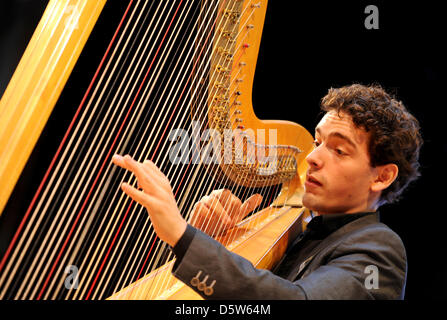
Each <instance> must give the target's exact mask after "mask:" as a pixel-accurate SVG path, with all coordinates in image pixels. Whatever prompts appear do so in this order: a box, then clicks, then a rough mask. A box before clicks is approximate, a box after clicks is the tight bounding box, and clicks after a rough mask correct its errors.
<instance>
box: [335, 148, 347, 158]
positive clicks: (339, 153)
mask: <svg viewBox="0 0 447 320" xmlns="http://www.w3.org/2000/svg"><path fill="white" fill-rule="evenodd" d="M335 152H337V154H338V155H340V156H343V155H345V153H344V152H343V151H342V150H341V149H335Z"/></svg>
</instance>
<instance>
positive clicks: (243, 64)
mask: <svg viewBox="0 0 447 320" xmlns="http://www.w3.org/2000/svg"><path fill="white" fill-rule="evenodd" d="M239 65H240V66H241V67H244V66H246V65H247V63H246V62H243V61H241V62H239Z"/></svg>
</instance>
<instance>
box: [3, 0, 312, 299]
mask: <svg viewBox="0 0 447 320" xmlns="http://www.w3.org/2000/svg"><path fill="white" fill-rule="evenodd" d="M116 3H118V2H116ZM116 3H115V5H116ZM109 5H112V4H109V3H107V4H106V2H105V1H104V0H101V1H96V0H95V1H93V0H92V1H90V0H64V1H55V0H51V1H50V2H49V3H48V6H47V8H46V11H45V13H44V15H43V17H42V19H41V21H40V23H39V25H38V27H37V29H36V31H35V33H34V35H33V37H32V39H31V41H30V43H29V45H28V47H27V49H26V52H25V53H24V55H23V57H22V60H21V62H20V64H19V66H18V67H17V69H16V72H15V73H14V76H13V78H12V79H11V82H10V84H9V85H8V87H7V90H6V91H5V93H4V95H3V97H2V99H1V102H0V124H1V125H0V139H1V140H0V154H1V156H0V157H1V161H0V181H1V184H2V189H1V191H0V192H1V194H0V210H1V212H2V216H1V219H2V221H1V222H2V224H4V225H5V224H6V225H7V222H8V221H9V220H8V219H12V220H13V221H16V222H11V223H10V224H11V226H10V227H4V228H3V229H2V230H6V228H9V229H13V231H12V232H11V233H10V235H6V234H3V235H2V241H3V242H4V243H6V245H5V246H4V249H3V250H2V252H1V259H2V260H1V262H0V298H1V299H107V298H108V299H198V298H200V296H199V295H197V294H196V293H195V292H194V291H192V290H191V289H190V288H188V287H187V286H185V285H184V284H182V283H181V282H179V281H178V280H177V279H175V278H174V277H173V276H172V275H171V274H170V270H171V268H172V264H173V258H174V257H173V255H172V253H171V251H170V250H169V248H168V247H167V246H166V244H164V243H163V242H162V241H160V240H158V239H157V237H156V235H155V233H154V231H153V228H152V226H151V224H150V220H149V219H148V217H147V214H146V212H145V209H144V208H142V207H141V206H138V205H136V204H135V203H133V202H131V201H130V199H128V198H127V197H126V196H125V195H124V194H123V193H122V192H121V191H120V189H119V185H120V183H121V182H122V181H130V182H131V183H135V180H132V179H133V177H131V176H129V175H128V174H127V173H124V172H122V171H121V170H119V169H117V168H116V167H114V166H113V165H112V164H111V161H110V157H111V156H112V155H113V154H114V153H120V154H126V153H129V154H132V155H134V158H135V159H137V160H140V161H142V160H144V159H147V158H149V159H151V160H153V161H154V162H155V164H156V165H157V166H159V167H160V168H161V170H162V171H163V172H164V173H165V174H166V176H167V177H168V178H169V179H170V181H171V185H172V188H173V191H174V193H175V196H176V199H177V202H178V206H179V208H180V210H181V212H182V214H183V215H184V216H185V218H186V219H187V220H188V219H190V218H191V217H190V214H191V211H192V207H193V205H194V203H195V202H196V201H198V200H199V199H200V198H201V197H202V196H204V195H206V194H208V193H209V192H210V191H212V190H213V189H220V188H228V189H230V190H231V191H232V192H233V193H235V194H236V195H237V196H239V197H240V198H241V199H244V198H246V197H247V196H248V195H251V194H252V193H254V192H258V193H261V194H262V195H263V202H262V204H261V206H260V208H259V211H257V212H255V213H253V214H251V215H249V216H248V217H247V218H246V219H244V220H243V221H242V222H240V223H239V224H238V225H236V226H235V227H234V228H232V229H231V230H227V231H225V232H224V233H218V234H219V235H218V236H216V239H217V240H218V241H220V242H222V243H223V244H224V245H225V246H226V247H227V248H229V249H230V250H232V251H234V252H236V253H238V254H240V255H242V256H244V257H246V258H247V259H249V260H250V261H252V263H253V264H254V265H256V266H257V267H259V268H272V267H273V266H274V265H275V263H276V262H277V261H278V259H279V258H280V257H281V255H282V254H283V253H284V251H285V249H286V247H287V244H288V241H290V239H293V238H294V235H295V234H296V233H297V232H300V230H302V229H303V228H304V226H305V224H306V221H307V219H308V212H307V210H306V209H305V208H303V206H302V203H301V198H302V192H303V184H302V181H303V179H304V176H305V173H306V169H307V165H306V162H305V161H303V160H304V158H305V156H306V155H307V153H308V152H309V151H310V150H311V148H312V141H313V138H312V136H311V135H310V134H309V133H308V132H307V131H306V130H305V129H304V128H303V127H302V126H300V125H298V124H296V123H292V122H289V121H281V120H261V119H259V118H258V117H257V116H256V114H255V112H254V110H253V105H252V101H251V97H252V86H253V79H254V74H255V68H256V61H257V55H258V50H259V46H260V42H261V35H262V29H263V22H264V18H265V13H266V8H267V1H264V0H259V1H258V0H256V1H253V0H252V1H249V0H246V1H242V0H220V1H217V0H202V1H183V0H177V1H174V0H173V1H152V2H149V1H132V0H131V1H129V2H120V4H119V5H117V6H118V9H116V10H117V11H116V12H120V16H119V20H114V21H113V23H112V26H110V27H109V28H110V29H111V30H113V32H111V33H110V35H109V34H108V35H107V39H108V44H107V45H104V47H103V49H102V58H101V59H99V58H98V59H97V60H98V61H99V66H97V68H96V69H95V70H96V71H95V72H94V73H93V72H91V73H90V74H89V80H88V81H89V82H88V85H87V84H85V86H84V89H83V93H82V95H81V96H79V97H78V98H77V100H76V101H71V99H68V100H69V101H68V102H67V99H65V100H64V95H65V96H67V95H68V94H67V93H66V92H70V90H74V91H78V90H80V89H78V88H74V89H73V88H72V87H73V85H72V82H70V81H71V80H72V77H73V74H74V73H75V71H76V68H81V69H82V65H79V61H78V60H82V57H83V55H84V52H85V51H86V50H87V48H88V47H89V46H93V47H95V46H94V44H95V43H93V44H92V41H96V40H91V38H92V37H93V35H94V34H95V32H96V33H98V31H97V29H96V28H97V24H98V23H99V21H101V19H105V17H104V16H105V15H106V13H110V10H111V9H110V10H109V9H107V8H108V6H109ZM101 30H102V31H101V32H103V31H104V29H101ZM96 39H98V38H96ZM86 43H87V44H86ZM81 53H82V54H81ZM80 56H81V58H79V57H80ZM84 60H86V58H85V57H84ZM73 69H74V70H75V71H73ZM84 82H87V80H85V79H84ZM68 96H69V97H71V96H70V95H68ZM75 104H76V107H72V108H69V107H68V106H71V105H75ZM64 108H67V110H68V109H69V110H71V111H67V112H63V111H64V110H65V109H64ZM58 110H63V111H58ZM60 114H63V115H64V116H67V114H68V116H67V117H68V118H69V119H71V120H69V121H68V125H67V126H66V127H64V130H63V132H64V133H63V134H60V135H55V136H52V135H51V134H50V135H49V134H45V132H46V130H47V127H48V126H49V125H50V124H52V123H57V122H58V121H59V120H58V119H57V118H56V115H60ZM61 122H63V121H62V120H61ZM48 135H49V137H47V138H48V140H50V141H54V140H55V142H54V143H55V145H56V146H57V147H54V149H53V152H52V154H51V157H47V158H48V159H47V160H46V162H45V165H44V166H45V170H44V171H43V173H42V174H40V175H39V174H36V177H35V179H36V180H39V181H38V182H36V184H35V187H34V189H33V191H32V194H33V196H32V197H31V196H29V197H28V199H27V200H26V201H22V200H20V199H21V198H20V190H23V189H21V186H23V185H26V184H27V183H28V182H29V181H30V180H28V178H29V177H28V176H29V172H30V169H27V168H28V166H29V163H30V162H32V161H33V157H34V158H36V157H37V158H38V157H39V156H38V155H35V154H36V153H37V154H38V151H36V150H37V149H38V146H39V144H40V141H41V140H42V139H43V138H44V136H48ZM27 170H28V171H27ZM31 179H34V177H33V176H31ZM18 195H19V196H18ZM22 202H26V204H25V203H22ZM19 204H20V205H21V206H20V205H19ZM18 207H20V208H24V209H17V208H18ZM11 217H13V218H11ZM14 219H16V220H14ZM216 228H219V226H218V225H217V226H216ZM9 229H8V230H9Z"/></svg>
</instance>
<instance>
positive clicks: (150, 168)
mask: <svg viewBox="0 0 447 320" xmlns="http://www.w3.org/2000/svg"><path fill="white" fill-rule="evenodd" d="M112 161H113V163H114V164H116V165H117V166H120V167H121V168H124V169H127V170H129V171H131V172H132V173H133V174H134V175H135V177H136V178H137V180H138V187H139V188H140V189H142V190H139V189H136V188H134V187H132V186H131V185H130V184H128V183H126V182H124V183H123V184H122V185H121V189H122V190H123V191H124V192H125V193H126V194H127V195H128V196H129V197H131V198H132V199H133V200H135V201H136V202H138V203H140V204H141V205H143V206H144V207H145V208H146V209H147V211H148V213H149V217H150V219H151V221H152V224H153V226H154V230H155V232H156V233H157V235H158V236H159V237H160V239H161V240H163V241H166V242H167V243H168V244H169V245H170V246H172V247H173V246H175V244H176V243H177V241H178V240H179V239H180V238H181V236H182V235H183V233H184V232H185V230H186V226H187V223H186V221H185V220H184V219H183V217H182V215H181V214H180V211H179V209H178V207H177V202H176V201H175V198H174V194H173V193H172V188H171V185H170V183H169V180H168V178H166V176H165V175H164V174H163V172H161V171H160V170H159V169H158V168H157V166H156V165H155V164H154V163H153V162H152V161H150V160H145V161H144V162H142V163H141V162H138V161H135V160H134V159H132V157H131V156H129V155H126V156H124V157H122V156H120V155H114V156H113V158H112Z"/></svg>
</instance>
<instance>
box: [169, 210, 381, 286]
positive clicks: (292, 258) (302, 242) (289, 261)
mask: <svg viewBox="0 0 447 320" xmlns="http://www.w3.org/2000/svg"><path fill="white" fill-rule="evenodd" d="M311 214H312V213H311ZM366 215H375V216H376V217H377V221H378V220H379V213H378V212H360V213H354V214H346V213H340V214H325V215H320V216H313V214H312V217H313V218H312V220H311V221H310V222H309V223H308V224H307V228H306V230H305V231H304V232H303V233H301V234H300V235H299V236H298V237H297V238H296V239H295V241H294V242H293V243H292V244H291V245H290V246H289V247H288V248H287V251H286V253H285V254H284V256H283V257H282V259H281V260H280V262H279V263H278V264H277V266H276V267H275V268H274V269H273V270H272V272H273V273H275V274H276V275H278V276H280V277H282V278H285V279H288V280H290V281H295V280H296V278H297V276H298V273H297V272H296V270H297V268H296V267H297V266H298V265H300V264H301V263H302V262H303V260H304V258H306V257H307V256H308V254H309V253H310V252H311V251H312V250H313V249H314V248H315V247H316V246H317V245H318V244H319V243H320V242H321V241H322V240H323V239H325V238H326V237H327V236H328V235H330V234H331V233H332V232H334V231H336V230H337V229H339V228H341V227H342V226H344V225H345V224H347V223H349V222H351V221H354V220H356V219H358V218H360V217H363V216H366ZM196 231H197V230H196V229H195V228H194V227H192V226H191V225H189V224H188V226H187V228H186V230H185V232H184V233H183V235H182V237H181V238H180V239H179V241H178V242H177V244H176V245H175V246H174V248H173V252H174V254H175V256H176V258H177V260H176V261H175V264H174V269H175V268H176V267H177V266H178V264H179V263H180V262H181V260H182V258H183V256H184V255H185V253H186V251H187V250H188V247H189V245H190V243H191V241H192V239H193V238H194V235H195V233H196ZM294 270H295V271H294ZM301 271H302V270H300V272H299V273H301Z"/></svg>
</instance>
